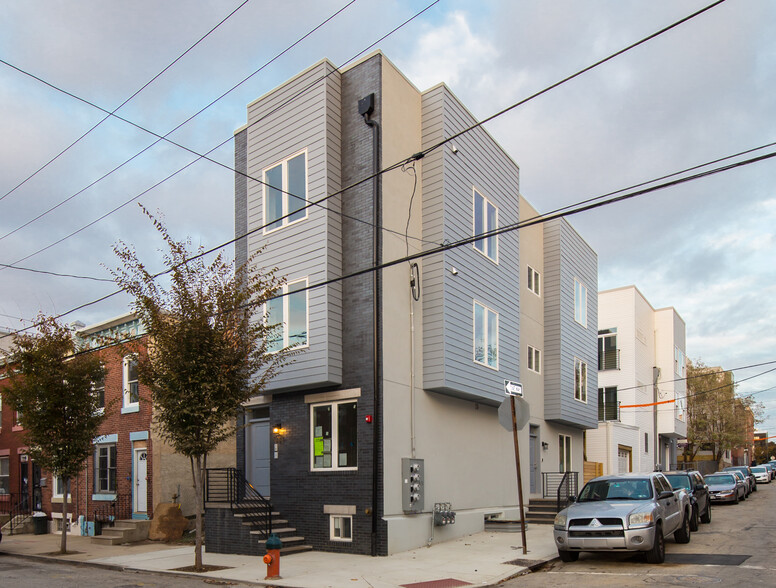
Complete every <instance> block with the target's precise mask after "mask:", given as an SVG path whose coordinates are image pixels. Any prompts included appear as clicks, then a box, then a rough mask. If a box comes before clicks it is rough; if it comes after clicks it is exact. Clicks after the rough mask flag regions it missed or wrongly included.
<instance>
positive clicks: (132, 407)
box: [121, 353, 140, 414]
mask: <svg viewBox="0 0 776 588" xmlns="http://www.w3.org/2000/svg"><path fill="white" fill-rule="evenodd" d="M132 361H134V362H135V364H137V362H138V356H137V353H130V354H129V355H125V356H124V358H123V360H122V370H121V390H122V397H121V402H122V404H121V406H122V408H121V413H122V414H126V413H130V412H138V411H139V410H140V380H139V379H137V380H132V381H130V379H129V364H130V362H132ZM135 369H136V370H137V367H136V368H135ZM133 382H137V400H136V401H134V402H132V401H131V400H130V398H131V394H132V383H133Z"/></svg>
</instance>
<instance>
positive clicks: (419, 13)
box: [0, 0, 440, 271]
mask: <svg viewBox="0 0 776 588" xmlns="http://www.w3.org/2000/svg"><path fill="white" fill-rule="evenodd" d="M439 1H440V0H434V1H433V2H432V3H431V4H429V5H428V6H426V7H425V8H424V9H422V10H420V11H419V12H417V13H416V14H414V15H413V16H411V17H410V18H408V19H407V20H405V21H404V22H403V23H401V24H400V25H398V26H397V27H395V28H394V29H392V30H391V31H389V32H388V33H386V34H385V35H383V36H382V37H380V38H379V39H378V40H377V41H375V42H374V43H372V44H371V45H369V46H368V47H367V48H365V49H363V50H362V51H360V52H359V53H357V54H356V55H354V56H353V57H351V58H350V59H348V60H346V61H345V62H344V63H343V64H342V65H340V66H339V67H336V68H335V70H333V71H331V72H329V73H327V74H326V75H324V76H322V77H320V78H318V79H317V80H314V81H313V82H311V83H310V84H309V85H308V86H306V87H305V88H303V89H302V90H300V91H299V92H297V93H296V94H295V95H293V96H291V97H290V98H288V99H287V100H286V101H284V102H283V103H281V104H280V105H278V106H277V107H276V108H275V109H273V110H271V111H270V112H268V113H266V114H265V115H264V116H262V117H260V118H259V119H257V120H255V121H254V122H252V123H251V124H250V125H248V127H247V128H250V127H251V126H253V125H255V124H258V123H259V122H261V121H262V120H264V119H265V118H266V117H268V116H270V115H271V114H273V113H274V112H276V111H278V110H280V109H281V108H283V107H284V106H286V105H287V104H288V103H289V102H291V101H293V100H295V99H296V98H298V97H299V96H301V95H303V94H304V93H306V92H307V90H309V89H310V88H312V87H314V86H315V85H316V84H318V83H319V82H320V81H322V80H324V79H326V78H327V77H328V76H330V75H331V74H332V73H334V71H339V70H340V69H341V68H342V67H344V66H345V65H346V64H347V63H350V62H351V61H353V60H355V59H357V58H358V57H360V56H361V55H363V54H364V53H366V52H367V51H369V50H370V49H372V48H373V47H374V46H375V45H377V44H378V43H380V42H381V41H383V40H384V39H386V38H387V37H389V36H390V35H392V34H393V33H395V32H396V31H398V30H399V29H401V28H402V27H404V26H405V25H406V24H408V23H409V22H411V21H412V20H414V19H415V18H417V17H418V16H420V15H421V14H423V13H424V12H426V11H427V10H429V9H430V8H431V7H433V6H434V5H436V4H437V3H439ZM344 8H347V6H345V7H344ZM344 8H343V9H341V10H344ZM341 10H340V11H341ZM330 18H333V17H330ZM320 26H322V25H319V27H320ZM319 27H316V28H319ZM314 30H315V29H314ZM311 32H312V31H311ZM309 34H310V33H308V35H309ZM303 38H304V37H303ZM300 41H301V39H300ZM298 42H299V41H297V43H298ZM295 44H296V43H295ZM292 46H293V45H292ZM287 50H288V49H286V51H287ZM283 53H285V51H284V52H283ZM283 53H281V54H279V55H278V56H276V57H275V58H273V60H271V61H270V62H268V63H267V64H265V65H264V66H262V68H260V69H259V70H257V72H258V71H261V69H263V68H264V67H266V65H268V64H269V63H271V62H272V61H274V59H277V57H279V56H280V55H282V54H283ZM257 72H254V74H255V73H257ZM254 74H251V75H254ZM249 77H250V76H249ZM246 79H248V78H246ZM244 81H245V80H243V82H244ZM243 82H240V84H242V83H243ZM240 84H238V86H239V85H240ZM236 87H237V86H235V87H234V88H236ZM234 88H232V90H233V89H234ZM232 90H229V92H231V91H232ZM227 93H228V92H227ZM227 93H225V94H223V95H222V96H221V97H223V96H225V95H226V94H227ZM219 99H220V98H218V99H217V100H219ZM214 102H215V101H214ZM214 102H213V103H214ZM213 103H211V105H212V104H213ZM208 106H210V105H208ZM97 108H99V107H97ZM205 108H208V107H207V106H206V107H205ZM202 110H204V109H202ZM200 112H202V111H200ZM197 114H199V113H197ZM194 116H196V114H195V115H194ZM117 118H120V119H121V120H124V119H122V118H121V117H117ZM191 118H193V116H192V117H190V118H189V119H188V120H191ZM188 120H187V121H184V122H183V123H181V124H180V125H178V127H176V128H175V129H173V130H172V131H170V132H169V133H167V135H165V136H161V137H160V136H159V135H156V133H153V132H152V131H147V132H149V133H151V134H152V135H155V136H157V137H159V139H158V140H157V141H155V142H154V143H152V144H151V145H149V146H148V147H146V148H145V149H144V150H143V151H141V152H140V153H138V154H136V155H134V156H133V157H131V158H130V159H128V160H127V161H125V162H124V163H122V164H120V165H119V166H117V167H116V168H114V169H113V170H111V171H110V172H108V173H106V174H104V175H103V176H102V177H100V178H98V179H97V180H95V181H94V182H92V183H91V184H89V185H88V186H87V187H85V188H83V189H82V190H80V191H79V192H77V193H76V194H74V195H72V196H70V197H69V198H67V199H66V200H64V201H63V202H60V203H59V204H57V205H56V206H55V207H53V208H52V209H50V210H49V211H47V212H50V211H51V210H53V209H55V208H58V207H59V206H61V205H62V204H64V203H65V202H68V201H69V200H72V199H73V198H74V197H76V196H78V195H79V194H80V193H82V192H84V191H85V190H87V189H88V188H90V187H92V186H93V185H95V184H96V183H98V182H100V181H102V180H103V179H105V178H106V177H108V176H109V175H111V174H112V173H113V172H115V171H116V170H118V169H119V168H121V167H123V166H124V165H126V164H127V163H129V162H130V161H132V160H133V159H135V158H136V157H138V156H139V155H140V154H142V153H144V152H145V151H146V150H148V149H150V148H151V147H153V146H154V145H156V144H157V143H159V142H160V141H162V140H165V141H168V142H169V143H171V144H173V145H176V146H178V147H180V148H181V149H184V150H186V151H189V152H191V153H194V154H195V155H196V156H197V157H196V158H195V159H194V160H192V161H190V162H189V163H188V164H186V165H185V166H183V167H182V168H180V169H178V170H177V171H175V172H173V173H172V174H170V175H168V176H166V177H165V178H163V179H162V180H160V181H159V182H157V183H156V184H154V185H153V186H151V187H150V188H148V189H146V190H144V191H143V192H141V193H140V194H138V195H136V196H134V197H132V198H130V199H129V200H127V201H125V202H124V203H122V204H121V205H119V206H117V207H116V208H114V209H113V210H111V211H109V212H107V213H105V214H103V215H102V216H101V217H100V218H98V219H96V220H94V221H92V222H90V223H88V224H87V225H85V226H83V227H81V228H80V229H77V230H76V231H73V232H72V233H70V234H68V235H66V236H65V237H63V238H61V239H59V240H58V241H56V242H54V243H51V244H49V245H47V246H46V247H43V248H42V249H39V250H37V251H35V252H33V253H31V254H29V255H27V256H25V257H23V258H21V259H18V260H16V261H14V262H13V263H11V264H8V265H10V266H15V265H16V264H18V263H21V262H23V261H26V260H28V259H30V258H31V257H34V256H35V255H38V254H40V253H42V252H44V251H46V250H47V249H50V248H51V247H54V246H55V245H58V244H59V243H62V242H63V241H65V240H67V239H69V238H70V237H72V236H74V235H77V234H78V233H80V232H81V231H83V230H85V229H87V228H89V227H91V226H92V225H94V224H96V223H97V222H99V221H101V220H103V219H104V218H106V217H107V216H110V215H111V214H113V213H114V212H116V211H118V210H120V209H121V208H123V207H124V206H126V205H127V204H130V203H131V202H134V201H135V200H137V199H138V198H140V197H141V196H143V195H144V194H146V193H148V192H149V191H150V190H152V189H154V188H156V187H157V186H159V185H161V184H163V183H164V182H166V181H167V180H169V179H171V178H172V177H174V176H176V175H177V174H179V173H180V172H182V171H183V170H185V169H186V168H188V167H190V166H191V165H192V164H194V163H196V162H197V161H199V160H200V159H206V160H207V161H210V162H212V163H214V164H216V165H218V166H220V167H224V168H226V169H228V170H229V171H232V172H234V173H237V174H240V175H242V176H244V177H246V178H248V179H251V180H253V181H256V182H258V183H260V184H264V182H263V181H262V180H259V179H257V178H254V177H252V176H250V175H248V174H246V173H244V172H240V171H238V170H235V169H234V168H232V167H230V166H228V165H226V164H224V163H221V162H219V161H216V160H214V159H212V158H210V157H208V156H209V155H210V154H211V153H213V152H214V151H216V150H217V149H219V148H220V147H222V146H223V145H225V144H226V143H228V142H230V141H232V140H233V139H234V137H233V136H230V137H229V138H227V139H225V140H224V141H222V142H221V143H219V144H218V145H216V146H215V147H213V148H212V149H210V150H209V151H207V152H206V153H204V154H199V153H197V152H196V151H193V150H191V149H189V148H187V147H184V146H182V145H180V144H178V143H176V142H174V141H171V140H169V139H167V136H168V135H169V134H171V133H172V132H174V131H175V130H177V129H178V128H180V127H181V126H182V125H183V124H186V122H188ZM127 122H129V121H127ZM129 124H133V125H134V123H131V122H130V123H129ZM135 126H137V125H135ZM140 128H142V127H140ZM144 130H145V129H144ZM280 191H281V192H283V193H285V194H288V195H289V196H292V197H294V198H299V196H296V195H295V194H291V193H290V192H286V191H284V190H280ZM326 199H328V198H326ZM305 208H307V207H305ZM297 212H298V211H297ZM44 214H47V213H44ZM339 214H340V215H342V216H343V217H345V218H350V219H352V220H354V221H358V222H363V223H365V224H369V225H370V226H371V223H369V222H368V221H364V220H362V219H359V218H356V217H351V216H349V215H346V214H343V213H341V212H340V213H339ZM40 216H43V215H39V216H38V217H37V218H40ZM37 218H36V219H33V220H32V221H30V222H28V223H27V224H26V225H24V226H27V225H29V224H30V223H31V222H34V221H35V220H37ZM20 228H23V227H18V228H17V229H15V230H14V231H12V232H16V230H19V229H20ZM392 232H395V231H392ZM9 234H11V233H9ZM397 234H400V233H397ZM6 236H8V235H4V236H3V237H0V239H2V238H4V237H6ZM2 269H4V268H2V267H0V271H2Z"/></svg>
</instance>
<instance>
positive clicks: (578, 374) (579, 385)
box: [574, 359, 587, 402]
mask: <svg viewBox="0 0 776 588" xmlns="http://www.w3.org/2000/svg"><path fill="white" fill-rule="evenodd" d="M574 398H575V399H576V400H579V401H580V402H587V364H586V363H585V362H584V361H582V360H581V359H574Z"/></svg>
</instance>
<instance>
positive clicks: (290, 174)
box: [264, 152, 307, 232]
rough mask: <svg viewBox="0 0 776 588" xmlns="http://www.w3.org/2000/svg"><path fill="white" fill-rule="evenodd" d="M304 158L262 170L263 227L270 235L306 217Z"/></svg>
mask: <svg viewBox="0 0 776 588" xmlns="http://www.w3.org/2000/svg"><path fill="white" fill-rule="evenodd" d="M305 206H307V154H306V153H305V152H302V153H299V154H297V155H294V156H293V157H290V158H289V159H286V160H284V161H281V162H280V163H278V164H276V165H274V166H272V167H270V168H267V169H266V170H264V224H265V225H266V228H265V232H266V231H272V230H274V229H278V228H280V227H282V226H285V225H287V224H290V223H292V222H294V221H297V220H300V219H303V218H305V217H306V216H307V211H306V208H305Z"/></svg>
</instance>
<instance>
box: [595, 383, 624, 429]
mask: <svg viewBox="0 0 776 588" xmlns="http://www.w3.org/2000/svg"><path fill="white" fill-rule="evenodd" d="M598 420H599V421H619V420H620V403H619V402H617V386H611V387H607V388H599V389H598Z"/></svg>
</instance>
